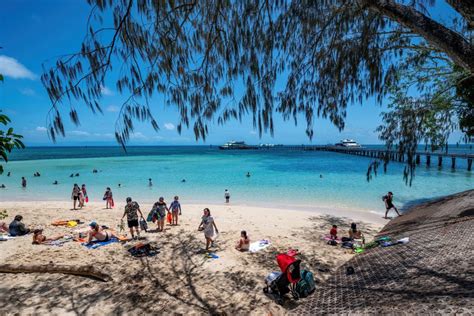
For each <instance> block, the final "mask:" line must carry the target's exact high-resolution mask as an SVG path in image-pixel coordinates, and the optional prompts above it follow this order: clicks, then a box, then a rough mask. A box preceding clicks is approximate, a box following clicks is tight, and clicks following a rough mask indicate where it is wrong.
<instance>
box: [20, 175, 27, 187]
mask: <svg viewBox="0 0 474 316" xmlns="http://www.w3.org/2000/svg"><path fill="white" fill-rule="evenodd" d="M21 186H22V187H23V188H26V179H25V177H21Z"/></svg>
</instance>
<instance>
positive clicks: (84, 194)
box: [81, 184, 89, 205]
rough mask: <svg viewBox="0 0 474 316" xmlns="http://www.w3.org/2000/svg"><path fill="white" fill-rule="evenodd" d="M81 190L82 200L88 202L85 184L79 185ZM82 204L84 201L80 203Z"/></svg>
mask: <svg viewBox="0 0 474 316" xmlns="http://www.w3.org/2000/svg"><path fill="white" fill-rule="evenodd" d="M81 191H82V196H83V197H84V201H85V202H86V203H89V196H88V195H87V189H86V185H85V184H83V185H82V186H81ZM82 205H84V202H83V203H82Z"/></svg>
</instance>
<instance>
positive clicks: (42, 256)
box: [0, 201, 387, 315]
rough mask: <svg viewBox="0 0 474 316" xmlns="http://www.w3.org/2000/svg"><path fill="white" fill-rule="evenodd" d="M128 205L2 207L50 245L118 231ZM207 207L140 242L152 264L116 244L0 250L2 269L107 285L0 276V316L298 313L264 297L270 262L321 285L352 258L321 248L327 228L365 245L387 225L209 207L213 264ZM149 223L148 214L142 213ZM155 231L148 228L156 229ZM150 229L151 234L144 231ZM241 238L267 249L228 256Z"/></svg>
mask: <svg viewBox="0 0 474 316" xmlns="http://www.w3.org/2000/svg"><path fill="white" fill-rule="evenodd" d="M123 207H124V203H121V202H117V203H116V205H115V208H114V209H113V210H105V209H104V205H103V203H89V204H88V205H87V206H86V207H85V208H84V209H82V210H79V211H71V210H70V208H71V202H70V201H67V202H66V201H63V202H13V201H12V202H4V203H2V204H1V206H0V209H6V210H7V211H8V214H9V217H8V218H7V219H6V220H5V221H6V222H7V223H9V222H10V221H11V220H12V219H13V217H14V216H15V215H17V214H21V215H23V217H24V220H23V221H24V223H25V224H27V225H31V226H33V227H42V228H44V234H45V235H46V236H52V235H56V234H63V233H64V234H70V233H72V232H73V231H75V230H77V229H83V230H87V229H88V228H87V224H88V223H89V222H90V221H92V220H95V221H97V222H98V223H99V224H101V225H107V226H109V227H110V228H116V227H117V225H118V223H119V219H120V217H121V216H122V214H123ZM204 207H206V206H205V205H187V204H182V208H183V216H182V217H181V218H180V226H178V227H170V226H166V231H165V232H163V233H156V232H149V233H144V234H142V236H144V237H146V239H147V241H149V242H151V243H153V244H155V245H157V246H159V247H160V248H161V249H160V251H161V252H160V253H159V254H158V255H157V256H155V257H150V258H144V259H137V258H133V257H131V256H130V255H129V254H128V252H127V251H126V249H128V248H129V247H130V246H132V245H133V244H135V243H137V241H131V242H127V243H125V244H121V243H114V244H110V245H107V246H104V247H101V248H99V249H94V250H89V249H87V248H86V247H84V246H82V245H81V244H80V243H78V242H69V243H66V244H64V245H63V246H62V247H58V246H46V245H32V244H31V236H30V235H28V236H25V237H18V238H15V239H13V240H9V241H6V242H1V243H0V264H4V263H10V264H15V263H21V264H28V263H34V264H49V263H50V262H52V263H54V264H64V265H75V266H83V265H90V264H93V265H95V266H96V267H97V268H98V269H99V270H100V271H102V272H104V273H108V274H110V275H111V276H112V278H113V281H110V282H107V283H104V282H100V281H95V280H92V279H89V278H84V277H78V276H68V275H61V274H1V276H2V282H1V283H0V292H1V293H3V294H2V296H1V298H0V314H13V313H17V312H19V313H21V314H35V313H38V314H45V313H48V314H61V315H64V314H90V315H94V314H103V313H105V314H111V313H126V314H142V313H171V314H209V313H212V314H215V313H217V314H258V315H268V314H269V313H272V314H273V315H275V314H285V313H288V312H290V311H291V309H292V308H294V307H295V306H296V304H298V303H291V302H290V303H288V304H287V305H285V306H284V307H281V306H279V305H277V304H276V303H274V302H273V301H272V300H271V299H270V298H268V297H267V296H265V295H264V293H263V292H262V287H263V280H264V277H265V276H266V275H267V274H268V273H270V272H272V271H278V265H277V263H276V260H275V254H277V253H279V252H285V251H287V250H288V249H289V248H295V249H299V251H300V252H301V255H300V259H302V267H303V268H307V269H309V270H310V271H312V272H313V273H314V275H315V278H316V279H317V280H318V281H321V280H323V279H325V278H326V277H328V276H329V275H330V273H331V271H334V269H335V268H337V267H338V266H339V265H341V264H342V263H344V262H345V261H347V260H348V259H350V258H351V257H352V256H354V254H352V253H350V252H348V251H346V250H344V249H342V248H340V247H332V246H329V245H327V244H326V242H325V241H324V240H321V237H322V236H324V235H325V234H327V233H328V231H329V229H330V227H331V225H332V224H337V225H338V226H339V235H343V232H347V230H348V229H349V225H350V223H351V222H352V221H353V220H354V221H356V222H357V223H358V224H359V227H360V228H361V230H362V231H363V232H364V233H365V236H366V239H369V240H370V238H371V236H373V235H374V234H375V233H377V232H378V231H379V230H380V228H381V227H382V226H383V224H384V223H386V222H387V221H386V220H383V219H382V218H381V214H372V213H367V212H357V211H352V212H347V211H346V210H334V211H332V212H331V213H332V214H331V215H327V214H325V213H327V209H318V208H317V207H315V208H314V209H313V211H297V210H282V209H272V208H261V207H253V206H234V205H232V204H230V205H224V204H222V205H214V206H207V207H209V208H210V209H211V212H212V215H213V217H214V219H215V222H216V225H217V227H218V228H219V232H220V234H219V236H218V238H217V240H216V249H215V253H216V254H217V255H218V256H219V259H206V258H205V257H204V255H203V254H200V253H199V250H200V249H202V248H203V247H204V237H203V234H202V232H198V231H197V227H198V225H199V222H200V218H201V215H202V209H203V208H204ZM141 208H142V211H143V213H144V214H145V216H146V214H147V213H148V211H149V209H150V208H151V204H143V205H141ZM62 219H81V220H82V221H83V222H84V224H82V225H80V226H79V227H75V228H66V227H54V226H52V225H50V223H51V222H52V221H54V220H62ZM152 226H153V227H152ZM149 228H154V225H152V224H151V223H150V227H149ZM243 229H245V230H246V231H247V232H248V234H249V237H250V239H251V240H252V241H254V240H258V239H269V240H270V241H271V243H272V245H271V246H270V247H268V248H266V249H264V250H262V251H260V252H257V253H240V252H237V251H236V250H235V249H234V244H235V242H236V241H237V240H238V238H239V235H240V231H241V230H243Z"/></svg>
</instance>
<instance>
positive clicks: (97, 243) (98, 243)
mask: <svg viewBox="0 0 474 316" xmlns="http://www.w3.org/2000/svg"><path fill="white" fill-rule="evenodd" d="M116 242H119V240H118V239H117V238H111V239H110V240H107V241H92V242H90V243H83V244H82V245H83V246H86V247H87V248H89V249H97V248H100V247H103V246H107V245H110V244H113V243H116Z"/></svg>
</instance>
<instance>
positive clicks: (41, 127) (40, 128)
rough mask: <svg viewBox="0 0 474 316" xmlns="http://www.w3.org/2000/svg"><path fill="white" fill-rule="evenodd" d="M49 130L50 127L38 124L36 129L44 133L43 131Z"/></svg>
mask: <svg viewBox="0 0 474 316" xmlns="http://www.w3.org/2000/svg"><path fill="white" fill-rule="evenodd" d="M47 130H48V129H47V128H46V127H44V126H38V127H36V131H37V132H42V133H43V132H46V131H47Z"/></svg>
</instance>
